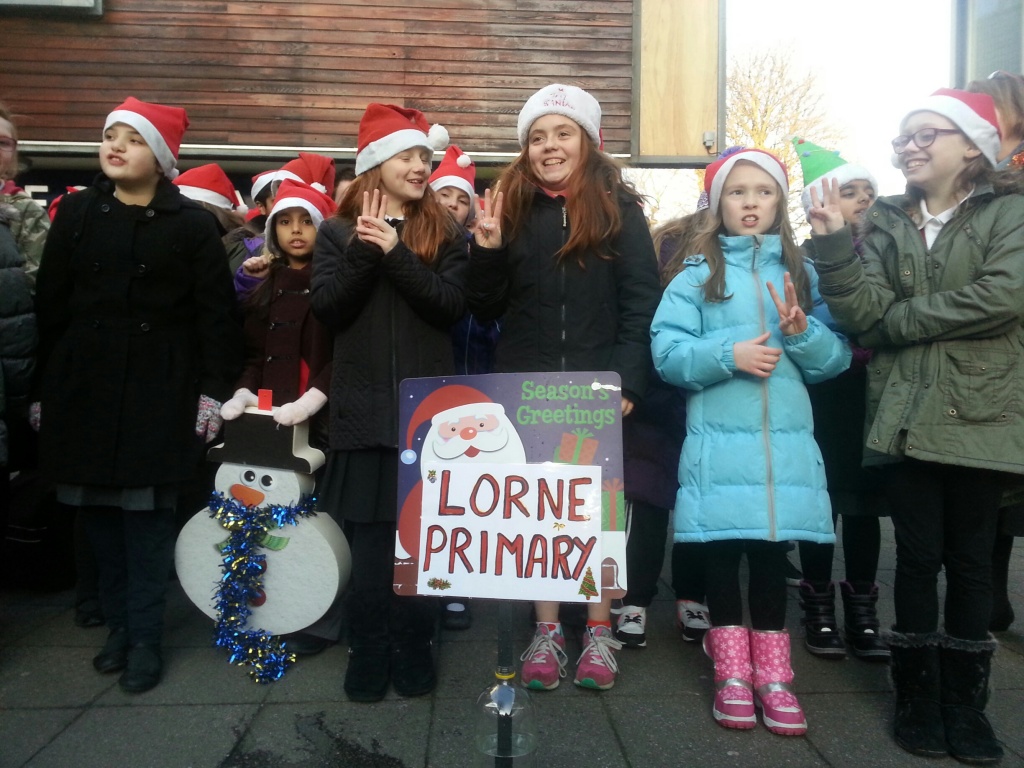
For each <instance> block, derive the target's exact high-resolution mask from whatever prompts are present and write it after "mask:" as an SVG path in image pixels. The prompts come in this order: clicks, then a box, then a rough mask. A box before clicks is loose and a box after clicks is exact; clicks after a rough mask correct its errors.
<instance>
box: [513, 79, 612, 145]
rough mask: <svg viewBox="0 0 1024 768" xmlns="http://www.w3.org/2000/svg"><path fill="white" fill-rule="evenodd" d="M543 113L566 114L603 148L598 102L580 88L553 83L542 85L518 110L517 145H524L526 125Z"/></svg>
mask: <svg viewBox="0 0 1024 768" xmlns="http://www.w3.org/2000/svg"><path fill="white" fill-rule="evenodd" d="M545 115H563V116H565V117H568V118H569V119H570V120H572V121H573V122H575V123H577V124H578V125H579V126H580V128H582V129H583V130H584V131H585V132H586V134H587V135H588V136H589V137H590V138H591V139H593V141H594V143H595V144H596V145H597V148H598V149H604V138H603V137H602V135H601V105H600V104H598V102H597V99H595V98H594V97H593V96H591V95H590V94H589V93H587V92H586V91H584V90H583V89H582V88H577V87H576V86H575V85H562V84H560V83H553V84H552V85H546V86H544V87H543V88H541V89H540V90H539V91H537V92H536V93H535V94H533V96H531V97H530V98H529V99H527V100H526V104H524V105H523V108H522V109H521V110H520V111H519V122H518V126H517V128H518V133H519V146H521V147H525V146H526V139H527V137H528V136H529V134H530V126H532V125H533V124H534V123H535V122H536V121H537V120H538V119H539V118H542V117H544V116H545Z"/></svg>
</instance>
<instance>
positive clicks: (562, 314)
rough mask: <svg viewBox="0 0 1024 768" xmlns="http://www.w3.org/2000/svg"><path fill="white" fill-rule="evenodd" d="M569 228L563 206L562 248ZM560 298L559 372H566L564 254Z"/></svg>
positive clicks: (560, 276)
mask: <svg viewBox="0 0 1024 768" xmlns="http://www.w3.org/2000/svg"><path fill="white" fill-rule="evenodd" d="M568 228H569V215H568V213H567V212H566V210H565V206H564V205H563V206H562V248H565V243H566V231H567V230H568ZM558 297H559V300H560V301H561V306H560V308H559V317H560V320H561V322H560V325H561V330H562V343H561V349H560V350H559V351H560V353H561V365H560V366H559V368H558V370H560V371H564V370H565V258H564V254H563V258H561V259H559V264H558Z"/></svg>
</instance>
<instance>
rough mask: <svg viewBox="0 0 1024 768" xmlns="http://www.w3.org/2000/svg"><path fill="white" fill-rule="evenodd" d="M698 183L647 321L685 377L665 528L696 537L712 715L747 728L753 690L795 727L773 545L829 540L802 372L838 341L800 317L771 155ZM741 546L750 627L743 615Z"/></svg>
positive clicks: (778, 172) (666, 361)
mask: <svg viewBox="0 0 1024 768" xmlns="http://www.w3.org/2000/svg"><path fill="white" fill-rule="evenodd" d="M704 189H705V190H706V191H707V193H708V201H709V207H708V212H707V217H706V219H705V222H704V225H703V226H702V227H701V229H700V231H699V232H698V233H697V234H696V236H695V240H694V243H693V246H694V247H693V250H694V252H695V253H696V254H699V255H695V256H690V257H688V258H687V259H686V260H685V261H684V263H685V265H686V266H685V269H683V271H682V272H681V273H680V274H679V275H678V276H677V277H676V278H675V279H674V280H673V281H672V282H671V283H670V284H669V286H668V289H667V290H666V291H665V296H664V298H662V300H661V305H660V306H659V307H658V312H657V314H656V315H655V318H654V323H653V325H652V327H651V336H652V350H653V353H654V365H655V368H657V370H658V373H659V374H660V375H661V376H662V378H664V379H665V381H667V382H668V383H670V384H675V385H676V386H680V387H684V388H686V389H687V390H688V397H687V402H686V438H685V440H684V442H683V451H682V455H681V457H680V460H679V480H680V484H681V487H680V489H679V495H678V497H677V499H676V507H675V538H676V541H684V542H686V541H692V542H707V543H706V544H705V545H704V546H705V553H706V554H705V556H706V566H707V571H706V579H707V584H706V588H707V600H708V608H709V609H710V612H711V621H712V625H713V626H712V628H711V629H710V630H709V631H708V633H707V635H705V638H704V645H705V649H706V650H707V651H708V653H709V655H710V656H711V657H712V659H713V660H714V663H715V681H716V683H717V688H718V690H717V692H716V694H715V703H714V709H713V714H714V717H715V720H717V721H718V723H719V724H720V725H723V726H725V727H727V728H753V727H754V725H755V723H756V719H755V715H754V708H755V701H756V704H757V706H758V707H759V708H760V709H761V711H762V717H763V719H764V724H765V726H766V727H767V728H768V730H770V731H772V732H773V733H778V734H782V735H791V736H798V735H802V734H804V733H806V731H807V723H806V721H805V719H804V714H803V711H802V710H801V708H800V704H799V702H798V701H797V699H796V696H795V695H794V694H793V692H792V690H791V688H790V683H791V682H792V680H793V670H792V668H791V667H790V663H789V635H788V634H787V633H786V631H785V620H786V576H785V565H786V550H787V542H788V541H789V540H791V539H792V540H800V539H810V540H812V541H819V542H830V541H833V540H834V538H835V537H834V534H833V533H832V525H831V521H830V520H829V513H830V508H829V500H828V494H827V493H826V491H825V475H824V471H823V470H822V468H821V452H820V451H819V450H818V446H817V445H816V444H815V442H814V436H813V434H812V425H811V414H810V404H809V403H808V400H807V389H806V386H805V382H814V381H820V380H822V379H826V378H829V377H831V376H835V375H837V374H839V373H841V372H842V371H844V370H845V369H846V368H847V367H848V366H849V363H850V350H849V347H848V346H847V344H846V343H845V341H844V340H843V339H841V338H839V337H837V336H836V335H835V334H833V333H832V332H831V331H830V330H828V328H827V327H825V326H824V325H823V324H822V323H820V322H819V321H818V320H816V319H815V318H814V317H808V316H807V315H806V313H807V312H809V311H810V309H811V307H812V305H813V301H814V298H815V295H816V288H815V278H814V272H813V270H811V268H810V267H809V266H808V265H805V264H804V261H803V258H802V256H801V255H800V252H799V249H798V248H797V246H796V243H794V242H793V235H792V231H791V229H790V225H789V221H788V219H787V217H786V195H787V193H788V191H789V185H788V181H787V177H786V169H785V167H784V166H783V165H782V163H781V162H780V161H779V160H778V159H777V158H776V157H775V156H774V155H771V154H769V153H768V152H764V151H762V150H759V149H745V150H742V151H740V152H736V153H735V154H732V155H730V156H729V157H727V158H725V159H719V160H717V161H715V162H714V163H712V164H711V165H709V166H708V168H707V171H706V173H705V176H704ZM775 285H779V286H780V287H784V294H783V297H780V296H779V294H778V293H777V292H776V290H775V287H774V286H775ZM773 303H774V306H775V308H776V310H777V311H778V317H779V322H778V325H777V327H775V323H774V320H773V317H772V316H771V315H769V311H770V308H771V306H772V304H773ZM772 315H774V313H772ZM771 344H773V345H774V346H771ZM744 553H745V554H746V556H747V562H748V564H749V567H750V587H749V595H748V607H749V610H750V620H751V624H752V629H750V630H748V629H747V628H746V627H745V626H742V622H743V606H742V604H741V593H740V585H739V565H740V557H741V555H742V554H744Z"/></svg>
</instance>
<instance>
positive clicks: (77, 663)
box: [0, 646, 117, 709]
mask: <svg viewBox="0 0 1024 768" xmlns="http://www.w3.org/2000/svg"><path fill="white" fill-rule="evenodd" d="M96 650H98V649H93V648H89V649H87V648H61V647H45V648H39V647H17V646H7V647H6V648H4V650H3V654H2V657H0V658H2V661H0V708H3V709H15V708H16V709H34V708H40V707H51V708H60V707H86V706H89V705H90V704H92V703H93V702H95V701H96V699H98V698H99V697H100V696H101V695H102V694H103V693H104V692H105V691H106V690H107V689H109V688H110V687H111V686H112V685H116V683H117V675H100V674H97V672H96V671H95V670H94V669H93V668H92V657H93V656H94V655H96Z"/></svg>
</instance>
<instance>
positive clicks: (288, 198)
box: [265, 179, 338, 247]
mask: <svg viewBox="0 0 1024 768" xmlns="http://www.w3.org/2000/svg"><path fill="white" fill-rule="evenodd" d="M289 208H302V209H303V210H304V211H306V213H308V214H309V217H310V218H311V219H312V220H313V226H314V227H316V228H318V229H319V227H320V225H321V224H323V222H324V219H326V218H327V217H328V216H330V215H331V214H332V213H334V212H335V211H336V210H337V209H338V206H337V204H336V203H335V202H334V198H332V197H329V196H327V195H325V194H324V193H323V192H321V191H320V190H319V189H316V188H314V187H311V186H310V185H308V184H305V183H303V182H301V181H292V180H291V179H285V180H284V181H282V182H281V186H280V187H279V188H278V190H277V197H275V198H274V207H273V208H272V209H271V211H270V214H269V215H268V216H267V226H266V230H265V235H266V241H267V243H268V245H269V244H273V245H274V246H278V247H279V244H278V243H277V238H276V237H275V230H274V217H275V216H276V215H277V214H279V213H280V212H281V211H285V210H287V209H289Z"/></svg>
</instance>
